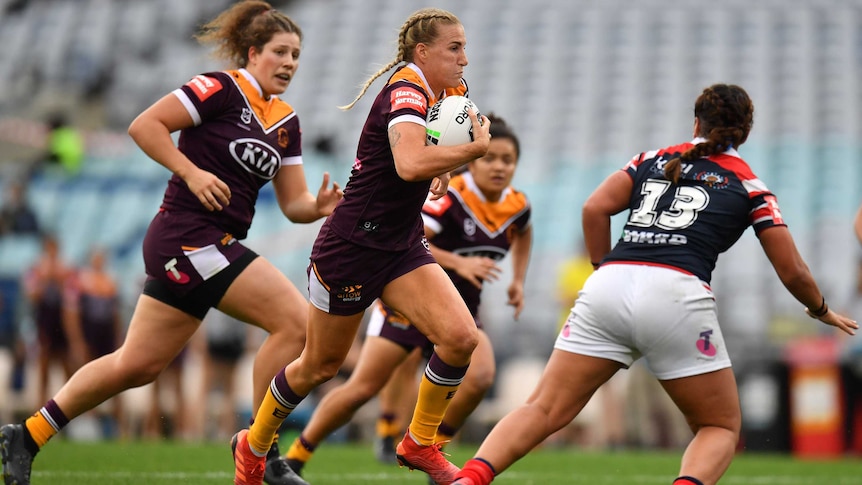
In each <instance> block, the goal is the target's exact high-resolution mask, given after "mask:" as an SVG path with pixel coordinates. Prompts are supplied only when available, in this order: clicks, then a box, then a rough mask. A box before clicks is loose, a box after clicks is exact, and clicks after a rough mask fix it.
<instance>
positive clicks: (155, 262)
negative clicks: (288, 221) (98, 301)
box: [144, 211, 257, 319]
mask: <svg viewBox="0 0 862 485" xmlns="http://www.w3.org/2000/svg"><path fill="white" fill-rule="evenodd" d="M256 257H257V254H256V253H255V252H254V251H252V250H250V249H248V248H247V247H245V246H243V245H242V244H240V242H239V241H237V240H236V239H235V238H234V237H233V236H232V235H230V234H227V233H225V232H224V231H222V230H220V229H218V228H216V227H215V226H213V225H212V224H211V223H210V222H208V221H207V220H206V219H205V218H204V217H202V216H200V215H198V214H193V213H182V212H181V213H175V212H169V211H160V212H159V213H158V214H156V217H154V218H153V221H152V222H151V223H150V227H149V229H148V230H147V235H146V236H145V237H144V266H145V267H146V271H147V281H146V283H145V285H144V294H146V295H149V296H152V297H153V298H156V299H157V300H159V301H162V302H164V303H167V304H168V305H171V306H173V307H176V308H179V309H180V310H183V311H185V312H186V313H189V314H191V315H193V316H195V317H197V318H199V319H202V318H203V317H204V315H206V313H207V310H209V308H211V307H215V306H217V305H218V303H219V301H221V297H222V296H224V293H225V292H226V291H227V288H228V287H229V286H230V284H231V283H232V282H233V280H234V279H236V277H237V276H239V274H240V273H241V272H242V270H243V269H245V268H246V267H247V266H248V265H249V264H251V262H252V261H253V260H254V259H255V258H256Z"/></svg>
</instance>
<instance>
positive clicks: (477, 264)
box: [455, 256, 500, 289]
mask: <svg viewBox="0 0 862 485" xmlns="http://www.w3.org/2000/svg"><path fill="white" fill-rule="evenodd" d="M455 273H457V274H458V276H460V277H462V278H464V279H465V280H467V281H469V282H470V284H472V285H473V286H475V287H476V288H479V289H481V288H482V282H483V281H496V280H497V279H499V278H500V267H499V266H497V263H496V262H495V261H494V260H493V259H491V258H486V257H484V256H466V257H464V258H463V259H462V260H461V264H459V265H458V267H457V268H455Z"/></svg>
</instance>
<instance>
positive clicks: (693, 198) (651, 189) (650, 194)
mask: <svg viewBox="0 0 862 485" xmlns="http://www.w3.org/2000/svg"><path fill="white" fill-rule="evenodd" d="M671 185H672V184H671V183H670V181H668V180H652V179H650V180H647V181H646V182H644V184H643V185H642V186H641V196H642V197H641V204H640V206H639V207H638V208H637V209H635V210H634V211H632V215H631V217H629V224H631V225H633V226H638V227H652V226H657V227H659V228H661V229H666V230H671V231H672V230H674V229H684V228H686V227H688V226H690V225H691V224H692V223H693V222H694V221H695V220H697V214H698V212H700V211H702V210H703V209H705V208H706V206H707V205H708V204H709V194H708V193H707V192H706V190H704V189H703V187H696V186H694V187H693V186H689V185H685V186H677V187H676V193H675V194H674V197H673V202H671V204H670V207H669V208H668V209H667V210H663V211H661V212H656V208H657V207H658V203H659V200H660V199H661V196H662V195H664V193H665V192H667V189H668V188H669V187H670V186H671Z"/></svg>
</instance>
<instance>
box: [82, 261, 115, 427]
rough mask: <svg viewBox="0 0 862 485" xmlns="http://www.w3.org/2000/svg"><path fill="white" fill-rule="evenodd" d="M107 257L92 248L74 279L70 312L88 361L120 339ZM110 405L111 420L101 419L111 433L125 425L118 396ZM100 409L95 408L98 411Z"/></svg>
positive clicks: (109, 348)
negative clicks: (77, 328) (73, 295)
mask: <svg viewBox="0 0 862 485" xmlns="http://www.w3.org/2000/svg"><path fill="white" fill-rule="evenodd" d="M106 258H107V254H106V253H105V251H104V250H103V249H102V248H93V249H92V250H91V252H90V260H89V265H88V266H87V267H85V268H82V269H81V270H80V271H79V272H78V277H77V278H76V280H75V283H76V284H75V290H76V292H75V294H76V298H74V299H73V302H74V306H73V310H74V311H73V315H74V316H75V317H77V321H78V325H79V326H80V328H81V331H82V335H83V339H84V343H85V345H86V355H85V357H84V358H85V360H86V361H87V362H89V361H91V360H93V359H97V358H99V357H101V356H103V355H107V354H110V353H111V352H113V351H114V350H116V349H117V348H118V347H119V346H120V344H121V343H122V340H123V328H122V324H121V323H120V302H119V296H118V294H117V284H116V282H115V281H114V278H113V276H111V274H110V273H109V272H108V271H107V264H106ZM109 405H110V407H111V414H110V417H111V418H112V421H110V420H108V421H106V420H105V419H103V420H102V423H103V424H104V425H109V426H108V427H107V428H106V434H107V435H108V436H111V437H113V436H114V435H115V434H116V433H121V432H122V430H123V429H124V428H125V427H124V426H123V406H122V402H121V396H115V397H114V398H112V399H111V401H110V403H109ZM102 409H103V408H102V407H99V408H97V412H99V411H101V410H102ZM98 414H104V413H101V412H99V413H98ZM102 417H105V416H102Z"/></svg>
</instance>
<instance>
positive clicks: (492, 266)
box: [425, 226, 500, 289]
mask: <svg viewBox="0 0 862 485" xmlns="http://www.w3.org/2000/svg"><path fill="white" fill-rule="evenodd" d="M435 235H436V233H435V232H434V231H433V230H432V229H431V228H429V227H428V226H425V238H426V239H428V240H430V239H431V238H433V237H434V236H435ZM428 247H429V248H431V255H433V256H434V259H436V260H437V264H439V265H440V266H442V267H443V268H445V269H448V270H452V271H454V272H455V273H456V274H457V275H458V276H460V277H462V278H464V279H465V280H467V281H469V282H470V284H472V285H473V286H475V287H476V288H479V289H481V288H482V281H485V280H487V281H495V280H496V279H497V278H499V276H500V267H499V266H497V263H496V261H494V260H493V259H491V258H486V257H484V256H463V255H461V254H456V253H454V252H452V251H447V250H445V249H441V248H439V247H437V246H435V245H433V244H431V243H428Z"/></svg>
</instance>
